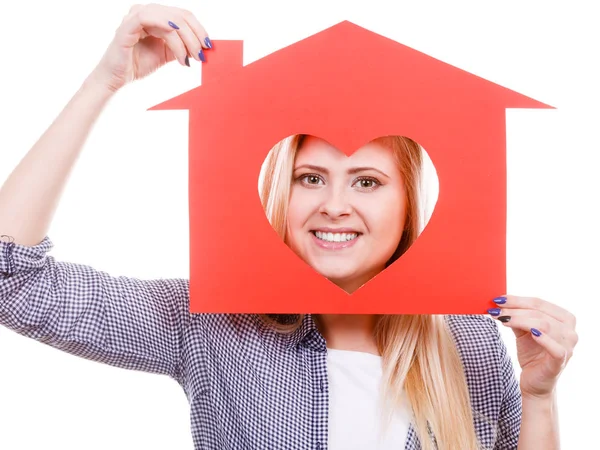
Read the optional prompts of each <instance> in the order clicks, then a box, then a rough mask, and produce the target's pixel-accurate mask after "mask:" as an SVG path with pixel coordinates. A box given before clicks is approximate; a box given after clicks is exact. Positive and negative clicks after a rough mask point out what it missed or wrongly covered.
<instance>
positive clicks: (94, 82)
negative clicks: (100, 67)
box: [79, 72, 118, 100]
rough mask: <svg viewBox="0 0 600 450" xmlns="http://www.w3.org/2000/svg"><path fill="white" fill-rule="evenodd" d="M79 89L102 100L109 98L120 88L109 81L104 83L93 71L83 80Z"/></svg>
mask: <svg viewBox="0 0 600 450" xmlns="http://www.w3.org/2000/svg"><path fill="white" fill-rule="evenodd" d="M79 90H80V91H81V92H84V93H86V94H88V95H91V96H93V97H95V98H98V99H100V100H109V99H110V98H111V97H112V96H113V95H115V94H116V93H117V91H118V89H116V88H113V87H111V86H110V85H108V84H107V83H104V82H102V81H101V80H99V79H98V78H97V77H96V76H95V72H92V73H91V74H90V75H89V76H88V77H87V78H86V79H85V80H84V81H83V83H82V85H81V88H80V89H79Z"/></svg>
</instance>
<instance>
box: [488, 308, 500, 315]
mask: <svg viewBox="0 0 600 450" xmlns="http://www.w3.org/2000/svg"><path fill="white" fill-rule="evenodd" d="M500 311H501V310H500V308H490V309H488V313H490V314H491V315H492V316H499V315H500Z"/></svg>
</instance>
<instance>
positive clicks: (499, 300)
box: [494, 297, 506, 305]
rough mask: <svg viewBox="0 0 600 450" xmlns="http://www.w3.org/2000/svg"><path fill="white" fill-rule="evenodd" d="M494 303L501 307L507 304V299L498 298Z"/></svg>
mask: <svg viewBox="0 0 600 450" xmlns="http://www.w3.org/2000/svg"><path fill="white" fill-rule="evenodd" d="M494 302H496V303H498V304H499V305H502V304H503V303H506V297H496V298H495V299H494Z"/></svg>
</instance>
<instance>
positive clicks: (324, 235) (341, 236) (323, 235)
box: [311, 231, 360, 242]
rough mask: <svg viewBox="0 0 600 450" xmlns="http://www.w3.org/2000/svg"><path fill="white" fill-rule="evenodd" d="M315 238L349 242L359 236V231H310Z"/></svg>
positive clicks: (326, 240) (325, 240)
mask: <svg viewBox="0 0 600 450" xmlns="http://www.w3.org/2000/svg"><path fill="white" fill-rule="evenodd" d="M311 233H312V234H313V235H315V236H316V238H317V239H319V240H321V241H324V242H350V241H353V240H354V239H356V238H357V237H358V236H360V233H332V232H325V231H311Z"/></svg>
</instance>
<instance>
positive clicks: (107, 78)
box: [90, 4, 212, 92]
mask: <svg viewBox="0 0 600 450" xmlns="http://www.w3.org/2000/svg"><path fill="white" fill-rule="evenodd" d="M211 47H212V44H211V42H210V39H209V38H208V35H207V34H206V31H205V30H204V28H203V27H202V25H201V24H200V22H199V21H198V19H196V17H195V16H194V15H193V14H192V13H191V12H189V11H186V10H184V9H180V8H175V7H171V6H164V5H157V4H149V5H134V6H133V7H132V8H131V9H130V10H129V14H127V16H125V18H124V19H123V21H122V22H121V25H120V26H119V28H118V29H117V31H116V32H115V37H114V39H113V41H112V42H111V43H110V45H109V46H108V48H107V50H106V52H105V54H104V56H103V57H102V59H101V60H100V62H99V63H98V65H97V66H96V68H95V69H94V70H93V72H92V74H91V75H90V78H91V79H92V80H93V82H94V83H101V84H102V85H104V86H105V87H106V88H108V89H109V90H111V91H113V92H116V91H117V90H119V89H120V88H121V87H123V86H124V85H125V84H127V83H129V82H130V81H133V80H137V79H140V78H143V77H145V76H146V75H149V74H151V73H152V72H154V71H156V70H157V69H158V68H160V67H161V66H163V65H165V64H166V63H168V62H169V61H173V60H175V59H177V61H179V63H180V64H181V65H187V66H189V56H192V57H193V58H194V59H196V60H197V61H204V58H205V57H204V53H203V49H209V48H211ZM188 55H189V56H188Z"/></svg>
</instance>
